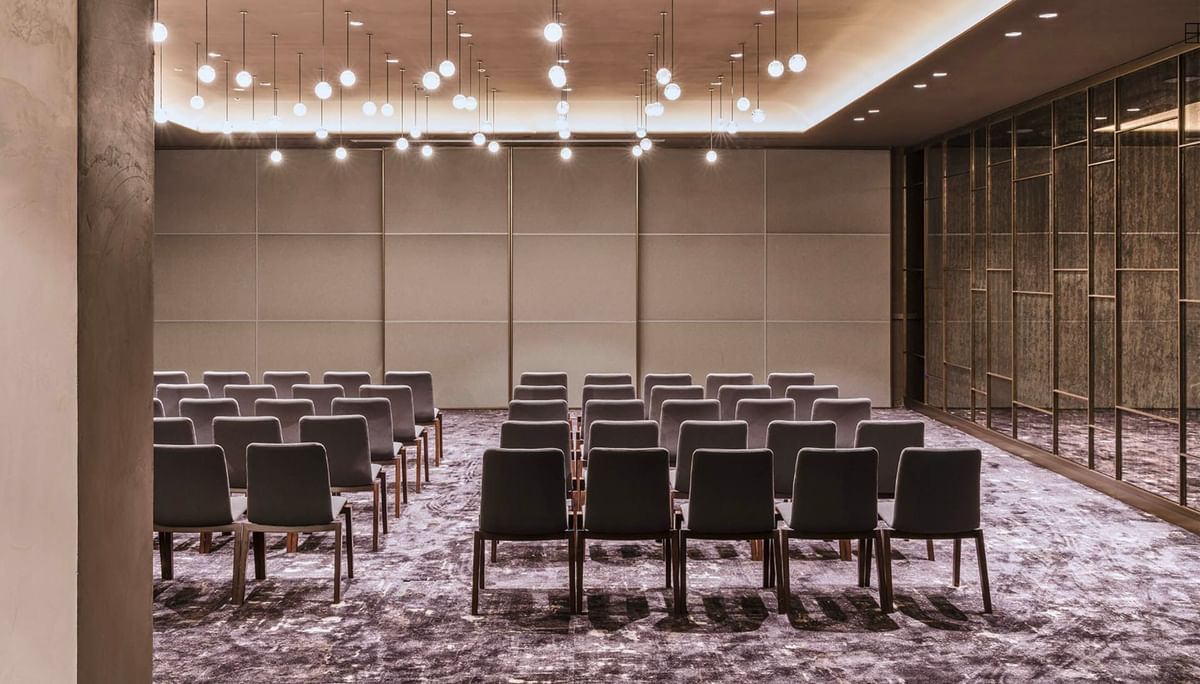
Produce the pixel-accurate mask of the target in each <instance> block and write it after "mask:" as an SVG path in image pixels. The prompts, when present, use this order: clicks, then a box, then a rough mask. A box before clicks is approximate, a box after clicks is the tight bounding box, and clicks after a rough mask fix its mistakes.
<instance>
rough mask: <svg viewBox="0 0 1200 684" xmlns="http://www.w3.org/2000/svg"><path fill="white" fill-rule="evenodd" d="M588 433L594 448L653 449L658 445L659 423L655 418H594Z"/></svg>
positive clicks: (589, 442)
mask: <svg viewBox="0 0 1200 684" xmlns="http://www.w3.org/2000/svg"><path fill="white" fill-rule="evenodd" d="M588 435H589V437H590V439H589V440H588V444H589V445H590V446H591V448H592V449H597V448H605V449H652V448H654V447H657V446H658V423H657V422H655V421H653V420H593V421H592V425H591V427H590V428H588ZM664 451H665V450H664Z"/></svg>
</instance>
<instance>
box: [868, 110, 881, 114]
mask: <svg viewBox="0 0 1200 684" xmlns="http://www.w3.org/2000/svg"><path fill="white" fill-rule="evenodd" d="M867 113H868V114H878V113H879V110H878V109H868V110H867Z"/></svg>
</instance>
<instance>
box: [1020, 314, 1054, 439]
mask: <svg viewBox="0 0 1200 684" xmlns="http://www.w3.org/2000/svg"><path fill="white" fill-rule="evenodd" d="M1016 300H1017V301H1016V306H1017V309H1016V311H1017V329H1016V332H1017V341H1016V346H1015V347H1014V350H1015V351H1016V388H1017V401H1019V402H1021V403H1022V404H1026V405H1028V406H1034V407H1037V408H1043V409H1049V408H1050V407H1051V397H1050V390H1051V389H1052V388H1051V378H1052V377H1053V373H1052V367H1053V366H1052V364H1053V356H1054V350H1053V347H1052V346H1051V341H1052V340H1053V339H1054V322H1053V319H1052V316H1051V308H1050V297H1044V296H1042V295H1027V294H1017V295H1016ZM1047 432H1048V431H1047Z"/></svg>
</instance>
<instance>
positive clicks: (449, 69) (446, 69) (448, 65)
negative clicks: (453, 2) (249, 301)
mask: <svg viewBox="0 0 1200 684" xmlns="http://www.w3.org/2000/svg"><path fill="white" fill-rule="evenodd" d="M455 12H456V10H452V9H450V0H446V18H445V24H446V42H445V45H446V55H445V59H443V60H442V63H441V64H439V65H438V73H439V74H441V75H442V78H450V77H451V76H453V75H454V72H455V71H457V70H458V69H457V68H456V67H455V66H454V62H452V61H450V17H451V16H453V15H454V14H455Z"/></svg>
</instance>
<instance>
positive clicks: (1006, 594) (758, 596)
mask: <svg viewBox="0 0 1200 684" xmlns="http://www.w3.org/2000/svg"><path fill="white" fill-rule="evenodd" d="M876 413H877V414H878V416H877V417H884V418H901V417H903V418H911V417H913V416H914V414H912V413H910V412H907V411H902V410H885V411H877V412H876ZM501 419H502V414H501V413H500V412H451V413H449V414H448V415H447V420H446V433H447V435H446V442H445V447H446V460H445V461H444V462H443V465H442V466H441V467H440V468H436V469H434V471H433V482H432V483H431V484H430V485H429V486H428V487H427V488H426V489H425V491H424V492H422V493H421V494H419V495H413V496H410V498H409V501H410V503H409V504H408V506H407V507H406V508H405V509H404V511H403V513H402V515H401V518H400V519H399V520H395V519H393V522H392V527H391V530H390V533H389V534H388V535H386V537H385V538H384V539H383V542H382V548H381V550H380V551H379V552H377V553H372V552H371V551H370V521H369V514H365V509H362V508H360V515H359V516H357V517H356V523H357V524H356V525H355V531H356V539H357V545H356V553H355V578H354V579H353V580H348V581H346V582H345V583H344V585H343V591H344V596H343V598H344V601H343V603H341V604H339V605H332V604H331V603H330V600H331V598H332V554H331V550H332V538H331V537H328V536H326V537H321V536H314V537H312V538H307V539H304V540H302V543H301V547H300V551H299V552H298V553H293V554H288V553H285V550H284V540H283V538H282V537H277V538H269V539H268V545H269V549H268V559H267V565H268V573H269V577H268V579H266V580H263V581H255V580H254V579H253V568H252V567H251V568H250V571H249V573H248V574H249V576H250V580H249V586H248V592H247V602H246V604H245V605H243V606H240V607H234V606H233V605H232V604H231V603H230V601H229V597H230V580H231V567H232V552H233V548H232V547H233V545H232V543H231V542H228V541H227V540H226V539H222V538H218V540H217V542H216V544H215V545H214V550H213V552H212V553H210V554H207V555H200V554H199V553H198V552H197V538H196V537H195V536H192V537H190V538H189V537H187V536H184V535H181V536H179V537H177V539H176V549H177V550H176V554H175V573H176V579H175V580H172V581H167V582H163V581H159V580H158V579H157V577H158V565H157V554H156V556H155V568H154V573H155V578H156V580H155V585H154V608H155V611H154V674H155V679H156V680H159V681H166V682H176V681H179V682H184V681H187V682H199V681H204V682H241V681H256V682H307V681H314V682H339V681H372V682H373V681H411V680H454V681H461V680H489V681H510V682H518V681H599V680H611V679H625V680H634V681H648V680H667V679H678V680H691V681H712V680H731V681H740V682H747V681H752V680H762V681H767V680H770V681H780V680H784V679H788V680H817V681H828V680H842V681H902V680H911V681H922V682H923V681H941V680H964V679H977V680H1004V681H1014V682H1016V681H1020V682H1026V681H1034V680H1070V679H1083V680H1105V681H1110V680H1156V681H1183V680H1192V681H1195V680H1200V539H1198V538H1197V537H1196V536H1194V535H1192V534H1190V533H1188V532H1185V531H1183V530H1181V529H1179V528H1176V527H1173V526H1171V525H1168V524H1166V523H1163V522H1161V521H1159V520H1157V519H1155V518H1153V517H1151V516H1148V515H1146V514H1143V513H1141V512H1139V511H1137V510H1135V509H1132V508H1130V507H1128V506H1126V505H1125V504H1122V503H1120V502H1117V501H1114V500H1112V499H1110V498H1108V497H1107V496H1105V495H1103V494H1100V493H1097V492H1094V491H1092V490H1090V489H1087V488H1085V487H1083V486H1082V485H1078V484H1075V483H1074V482H1072V481H1070V480H1067V479H1065V478H1063V477H1060V476H1058V475H1055V474H1053V473H1050V472H1048V471H1045V470H1042V469H1040V468H1038V467H1036V466H1034V465H1032V464H1030V463H1028V462H1026V461H1023V460H1021V459H1020V458H1017V457H1015V456H1011V455H1009V454H1007V453H1005V452H1004V451H1001V450H999V449H997V448H995V447H992V446H989V445H987V444H984V443H981V442H978V441H977V440H974V439H972V438H970V437H968V436H966V435H964V434H962V433H960V432H958V431H957V430H954V429H953V428H950V427H947V426H945V425H942V424H940V423H936V422H932V421H930V422H929V428H928V433H927V437H926V439H927V443H928V444H930V445H937V446H953V445H973V446H979V447H980V448H981V449H982V450H983V453H984V525H985V529H986V531H987V535H988V537H987V542H988V561H989V568H990V570H991V583H992V593H993V599H994V601H995V609H996V612H995V614H994V615H990V616H984V615H982V614H981V610H982V605H981V602H980V596H979V586H978V580H977V574H976V573H975V555H974V551H973V549H972V547H971V545H970V544H969V543H968V544H964V554H963V556H964V557H963V563H964V570H963V580H964V581H963V583H962V586H961V587H959V588H957V589H956V588H954V587H952V586H951V585H950V579H951V572H950V543H949V542H939V543H938V551H939V554H938V559H937V560H936V561H933V562H930V561H928V560H925V556H924V546H923V544H922V543H920V542H904V541H900V542H897V543H896V544H895V546H894V549H893V551H894V554H895V569H894V574H895V590H896V598H897V609H898V610H897V612H896V613H894V614H892V615H891V616H884V615H882V614H881V613H880V612H879V605H878V597H877V594H876V592H875V588H874V584H875V582H874V581H873V582H872V585H873V586H872V588H870V589H860V588H858V587H856V586H855V564H854V563H846V562H841V561H839V560H838V559H837V555H836V549H835V548H834V546H832V545H830V544H826V543H821V542H817V543H808V542H796V541H794V542H792V548H791V557H792V591H793V601H792V612H791V614H790V615H787V616H781V615H778V614H777V613H776V611H775V603H774V594H773V593H772V592H771V591H770V590H763V589H761V588H759V584H760V581H761V574H760V573H761V566H760V565H759V564H758V563H757V562H754V561H751V560H750V558H749V553H748V549H747V547H746V545H745V544H741V543H738V544H735V543H722V542H708V543H706V542H692V543H691V544H689V551H690V555H689V562H688V571H689V572H688V587H689V608H690V617H689V618H688V619H687V620H676V619H674V618H672V617H670V611H669V608H670V592H669V590H667V589H665V588H663V586H662V581H663V569H662V561H661V556H660V554H659V549H658V547H657V546H656V545H654V544H653V543H644V544H643V543H622V542H604V543H594V544H592V545H591V546H590V548H589V551H588V553H589V558H588V560H587V561H586V562H585V581H586V583H587V587H588V596H587V605H586V609H587V612H586V614H585V615H581V616H572V615H570V614H569V613H568V610H567V605H566V604H567V570H566V549H565V548H564V547H562V546H558V545H554V544H549V543H547V544H516V543H508V544H501V546H500V557H499V560H498V562H497V563H496V564H495V565H494V566H490V567H489V575H488V580H489V588H488V590H487V591H486V592H485V593H484V595H483V599H482V603H481V611H482V614H481V615H480V616H479V617H472V616H471V615H470V611H469V609H470V557H471V542H470V539H471V532H472V530H473V529H474V523H475V517H476V512H477V506H478V477H479V456H480V454H481V453H482V450H483V449H484V448H485V447H486V446H489V445H492V444H494V443H495V441H496V440H497V435H498V429H499V424H500V421H501ZM389 480H390V478H389ZM355 501H356V503H359V504H363V503H365V502H366V499H363V498H362V496H361V495H360V496H359V498H356V499H355ZM873 580H874V578H873Z"/></svg>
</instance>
